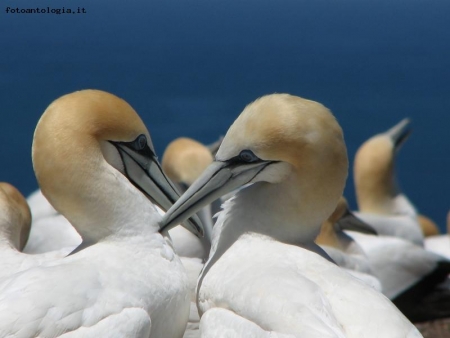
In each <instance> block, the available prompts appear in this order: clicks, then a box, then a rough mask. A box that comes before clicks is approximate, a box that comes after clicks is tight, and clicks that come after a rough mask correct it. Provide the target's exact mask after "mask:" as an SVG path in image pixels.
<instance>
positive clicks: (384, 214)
mask: <svg viewBox="0 0 450 338" xmlns="http://www.w3.org/2000/svg"><path fill="white" fill-rule="evenodd" d="M408 125H409V120H408V119H404V120H402V121H400V122H399V123H398V124H396V125H395V126H394V127H392V128H391V129H389V130H388V131H386V132H384V133H381V134H378V135H375V136H373V137H372V138H370V139H369V140H367V141H366V142H364V143H363V144H362V145H361V147H360V148H359V149H358V151H357V152H356V155H355V161H354V168H353V174H354V181H355V189H356V197H357V202H358V208H359V211H358V212H355V215H356V216H357V217H358V218H360V219H362V220H363V221H364V222H366V223H368V224H370V225H371V226H372V227H373V228H374V229H375V230H376V231H377V233H378V234H379V235H386V236H395V237H400V238H404V239H406V240H409V241H411V242H413V243H415V244H417V245H423V234H422V230H421V227H420V224H419V222H418V220H417V211H416V209H415V207H414V206H413V205H412V203H411V202H410V201H409V200H408V198H407V197H406V196H405V195H404V194H402V192H401V191H400V188H399V186H398V184H397V181H396V177H395V173H394V160H395V155H396V153H397V151H398V149H399V148H400V146H401V145H402V144H403V142H404V141H405V140H406V139H407V138H408V136H409V134H410V129H408V128H407V127H408Z"/></svg>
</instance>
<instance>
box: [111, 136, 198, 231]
mask: <svg viewBox="0 0 450 338" xmlns="http://www.w3.org/2000/svg"><path fill="white" fill-rule="evenodd" d="M111 143H113V142H111ZM113 144H114V145H115V146H116V148H117V150H118V151H119V154H120V156H121V158H122V161H123V164H124V168H125V173H126V175H127V176H128V179H129V180H130V181H131V182H132V183H133V184H134V185H135V186H136V187H137V188H138V189H139V190H141V191H142V192H143V193H144V194H145V195H146V196H147V197H148V198H149V199H150V200H151V201H152V202H154V203H155V204H157V205H158V206H159V207H160V208H161V209H163V210H164V211H166V210H168V209H169V208H170V207H171V206H172V205H173V204H174V203H175V202H176V201H177V200H178V198H179V196H180V195H179V193H178V191H177V189H176V188H175V185H174V184H173V183H172V181H170V179H169V178H168V177H167V176H166V175H165V174H164V172H163V170H162V168H161V165H160V164H159V162H158V160H157V158H156V156H155V155H154V154H153V153H152V152H151V151H150V149H148V151H142V152H137V151H135V150H133V149H131V148H130V147H128V146H127V145H126V144H122V143H119V142H114V143H113ZM182 225H183V226H184V227H185V228H186V229H187V230H189V231H190V232H192V233H193V234H195V235H196V236H198V237H203V236H204V230H203V225H202V223H201V221H200V219H199V218H198V216H197V215H193V216H191V217H190V218H189V219H188V220H187V221H186V222H184V223H183V224H182ZM161 230H162V229H161ZM161 230H160V231H161Z"/></svg>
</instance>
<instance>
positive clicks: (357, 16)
mask: <svg viewBox="0 0 450 338" xmlns="http://www.w3.org/2000/svg"><path fill="white" fill-rule="evenodd" d="M7 7H10V8H11V9H16V8H19V10H20V9H26V8H36V7H38V8H42V9H47V7H49V9H50V10H51V9H62V8H63V7H64V8H65V9H66V10H67V9H68V8H70V9H73V10H77V9H78V7H80V9H82V8H84V9H85V11H86V13H85V14H60V15H57V14H46V13H35V14H25V13H24V14H20V13H6V9H7ZM449 18H450V1H448V0H421V1H419V0H396V1H392V0H376V1H375V0H372V1H369V0H367V1H366V0H314V1H313V0H309V1H306V0H303V1H302V0H270V1H269V0H245V1H244V0H240V1H238V0H147V1H143V0H134V1H128V2H126V1H118V0H90V1H86V0H70V1H68V0H33V1H30V0H6V1H2V4H1V7H0V34H1V35H0V159H1V161H0V180H1V181H8V182H11V183H12V184H14V185H16V186H17V187H18V188H19V189H20V190H21V191H22V192H23V193H24V194H29V193H30V192H32V191H33V190H34V189H36V188H37V183H36V180H35V177H34V173H33V169H32V164H31V142H32V136H33V131H34V128H35V126H36V123H37V121H38V119H39V117H40V115H41V114H42V112H43V111H44V110H45V108H46V107H47V106H48V105H49V103H50V102H51V101H52V100H54V99H56V98H57V97H59V96H61V95H63V94H66V93H69V92H72V91H75V90H79V89H86V88H96V89H102V90H106V91H109V92H112V93H114V94H116V95H118V96H120V97H122V98H124V99H125V100H127V101H128V102H129V103H130V104H131V105H132V106H133V107H134V108H135V109H136V110H137V111H138V113H139V114H140V115H141V117H142V118H143V120H144V122H145V123H146V125H147V126H148V128H149V130H150V132H151V134H152V138H153V143H154V144H155V146H156V150H157V152H158V153H159V154H160V155H162V152H163V151H164V148H165V146H166V145H167V144H168V143H169V142H170V141H171V140H172V139H174V138H176V137H179V136H188V137H192V138H195V139H197V140H199V141H202V142H205V143H209V142H213V141H215V140H216V139H217V137H218V136H219V135H221V134H224V133H225V132H226V130H227V128H228V127H229V125H230V124H231V123H232V122H233V120H234V119H235V118H236V117H237V115H238V114H239V113H240V112H241V111H242V109H243V108H244V106H245V105H246V104H247V103H249V102H251V101H253V100H254V99H255V98H257V97H259V96H261V95H264V94H269V93H274V92H288V93H291V94H296V95H299V96H302V97H305V98H309V99H313V100H316V101H319V102H321V103H323V104H325V105H326V106H327V107H328V108H330V109H331V110H332V111H333V112H334V114H335V115H336V116H337V118H338V120H339V121H340V123H341V125H342V127H343V129H344V132H345V137H346V142H347V146H348V150H349V156H350V161H351V164H352V163H353V156H354V154H355V151H356V149H357V148H358V146H359V145H360V144H361V143H362V142H364V141H365V140H366V139H367V138H369V137H370V136H372V135H374V134H376V133H378V132H382V131H384V130H386V129H387V128H389V127H391V126H392V125H394V124H395V123H397V122H398V121H400V120H401V119H402V118H404V117H410V118H411V119H412V128H413V134H412V135H411V137H410V138H409V140H408V141H407V143H406V144H405V145H404V146H403V148H402V149H401V152H400V153H399V154H398V160H397V168H396V169H397V173H398V179H399V182H400V186H401V187H402V189H403V191H404V192H405V193H406V194H407V195H408V196H409V198H410V199H411V200H412V201H413V203H414V204H415V205H416V206H417V208H418V209H419V210H420V211H421V212H422V213H424V214H425V215H428V216H430V217H432V218H433V219H434V220H435V221H436V222H437V223H439V225H440V226H441V228H442V229H444V224H445V216H446V213H447V211H448V210H449V208H450V176H449V175H450V135H449V128H450V19H449ZM346 196H347V198H348V199H349V200H350V203H351V206H352V207H355V206H356V205H355V198H354V189H353V180H352V172H350V176H349V180H348V186H347V189H346Z"/></svg>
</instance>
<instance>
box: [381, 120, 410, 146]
mask: <svg viewBox="0 0 450 338" xmlns="http://www.w3.org/2000/svg"><path fill="white" fill-rule="evenodd" d="M409 124H410V120H409V119H403V120H401V121H400V122H399V123H398V124H396V125H395V126H393V127H392V128H391V129H389V130H388V131H387V134H388V135H389V137H390V138H391V140H392V142H394V148H395V150H399V149H400V147H401V146H402V144H403V143H404V142H405V141H406V140H407V139H408V137H409V135H410V134H411V129H408V127H409Z"/></svg>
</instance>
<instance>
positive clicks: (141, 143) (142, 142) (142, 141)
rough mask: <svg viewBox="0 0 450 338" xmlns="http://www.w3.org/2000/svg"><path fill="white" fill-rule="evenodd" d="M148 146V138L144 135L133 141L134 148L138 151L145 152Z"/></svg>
mask: <svg viewBox="0 0 450 338" xmlns="http://www.w3.org/2000/svg"><path fill="white" fill-rule="evenodd" d="M146 146H147V137H145V135H144V134H141V135H139V136H138V137H137V138H136V139H135V140H134V141H133V148H134V149H136V150H143V149H144V148H145V147H146Z"/></svg>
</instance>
